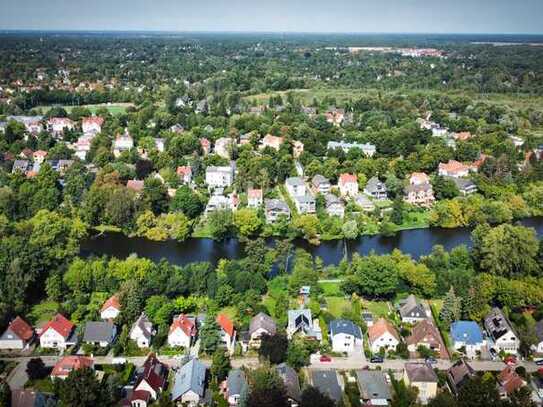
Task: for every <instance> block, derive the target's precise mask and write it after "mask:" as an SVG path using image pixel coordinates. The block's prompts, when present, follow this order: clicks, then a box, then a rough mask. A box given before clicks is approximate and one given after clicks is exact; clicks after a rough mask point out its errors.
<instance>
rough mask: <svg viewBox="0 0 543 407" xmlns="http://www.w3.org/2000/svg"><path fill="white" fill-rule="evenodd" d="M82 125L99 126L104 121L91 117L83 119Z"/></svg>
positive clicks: (97, 117)
mask: <svg viewBox="0 0 543 407" xmlns="http://www.w3.org/2000/svg"><path fill="white" fill-rule="evenodd" d="M82 123H83V124H97V125H98V126H101V125H102V124H104V119H103V118H102V117H100V116H91V117H84V118H83V121H82Z"/></svg>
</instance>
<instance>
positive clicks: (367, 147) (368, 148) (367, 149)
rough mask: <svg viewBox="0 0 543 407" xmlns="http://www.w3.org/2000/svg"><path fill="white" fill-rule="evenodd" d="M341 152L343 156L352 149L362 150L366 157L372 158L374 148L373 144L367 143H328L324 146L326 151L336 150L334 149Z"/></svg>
mask: <svg viewBox="0 0 543 407" xmlns="http://www.w3.org/2000/svg"><path fill="white" fill-rule="evenodd" d="M338 148H339V149H340V150H342V151H343V152H344V153H345V154H347V153H348V152H349V150H351V149H352V148H358V149H360V150H362V152H363V153H364V154H365V155H366V156H368V157H373V155H374V154H375V152H376V149H375V146H374V145H373V144H369V143H365V144H363V143H347V142H345V141H329V142H328V144H327V145H326V149H327V150H336V149H338Z"/></svg>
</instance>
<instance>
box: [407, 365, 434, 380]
mask: <svg viewBox="0 0 543 407" xmlns="http://www.w3.org/2000/svg"><path fill="white" fill-rule="evenodd" d="M405 373H406V374H407V377H408V378H409V381H410V382H411V383H413V382H417V383H437V375H436V372H434V369H432V368H431V367H430V366H428V365H427V364H426V363H406V364H405Z"/></svg>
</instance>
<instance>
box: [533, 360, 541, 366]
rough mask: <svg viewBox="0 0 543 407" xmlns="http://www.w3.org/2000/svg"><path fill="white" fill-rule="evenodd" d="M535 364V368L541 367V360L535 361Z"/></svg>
mask: <svg viewBox="0 0 543 407" xmlns="http://www.w3.org/2000/svg"><path fill="white" fill-rule="evenodd" d="M535 364H536V365H537V366H543V359H539V360H536V361H535Z"/></svg>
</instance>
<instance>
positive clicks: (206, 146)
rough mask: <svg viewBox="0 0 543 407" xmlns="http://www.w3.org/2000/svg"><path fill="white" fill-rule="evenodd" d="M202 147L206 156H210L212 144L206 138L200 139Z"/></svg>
mask: <svg viewBox="0 0 543 407" xmlns="http://www.w3.org/2000/svg"><path fill="white" fill-rule="evenodd" d="M200 147H201V148H202V152H203V153H204V155H208V154H209V152H210V151H211V142H210V141H209V140H208V139H206V138H205V137H202V138H201V139H200Z"/></svg>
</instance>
